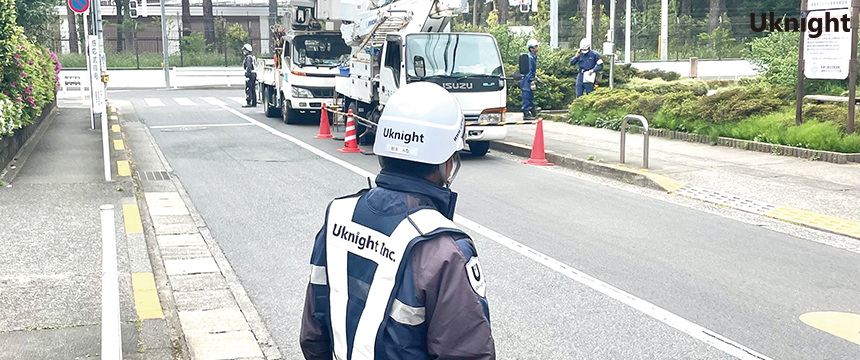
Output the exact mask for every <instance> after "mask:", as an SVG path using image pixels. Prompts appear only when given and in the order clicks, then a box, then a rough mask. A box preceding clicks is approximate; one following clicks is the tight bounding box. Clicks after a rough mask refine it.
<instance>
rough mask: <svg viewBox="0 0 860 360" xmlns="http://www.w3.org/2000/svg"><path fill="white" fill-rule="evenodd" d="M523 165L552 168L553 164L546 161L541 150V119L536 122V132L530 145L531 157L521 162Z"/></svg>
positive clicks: (542, 149)
mask: <svg viewBox="0 0 860 360" xmlns="http://www.w3.org/2000/svg"><path fill="white" fill-rule="evenodd" d="M523 164H529V165H536V166H553V165H555V164H553V163H551V162H548V161H546V153H545V152H544V148H543V119H538V120H537V130H535V141H534V144H532V156H531V157H530V158H529V159H528V161H523Z"/></svg>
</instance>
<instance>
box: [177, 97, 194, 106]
mask: <svg viewBox="0 0 860 360" xmlns="http://www.w3.org/2000/svg"><path fill="white" fill-rule="evenodd" d="M173 101H176V103H177V104H179V105H182V106H194V105H197V104H195V103H194V102H193V101H191V99H189V98H187V97H177V98H173Z"/></svg>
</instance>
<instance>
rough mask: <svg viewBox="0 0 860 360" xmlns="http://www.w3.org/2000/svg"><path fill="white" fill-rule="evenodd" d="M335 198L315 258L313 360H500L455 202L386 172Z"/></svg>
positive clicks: (308, 318) (307, 314) (305, 334)
mask: <svg viewBox="0 0 860 360" xmlns="http://www.w3.org/2000/svg"><path fill="white" fill-rule="evenodd" d="M376 183H377V185H378V187H375V188H372V189H369V190H368V189H365V190H362V191H361V192H359V193H357V194H354V195H351V196H347V197H344V198H340V199H336V200H334V201H332V202H331V203H330V204H329V207H328V209H327V210H326V221H325V225H324V226H323V228H322V229H321V230H320V232H319V233H318V234H317V237H316V241H315V243H314V249H313V255H312V257H311V265H312V266H311V276H310V283H309V284H308V289H307V296H306V298H305V308H304V315H303V317H302V327H301V335H300V344H301V348H302V352H303V354H304V356H305V358H306V359H333V358H334V359H348V358H349V359H410V360H412V359H416V360H420V359H495V344H494V341H493V337H492V334H491V331H490V317H489V309H488V305H487V299H486V294H485V292H486V279H485V276H484V274H483V272H482V271H483V268H482V267H481V265H480V262H478V257H477V252H476V250H475V246H474V244H473V242H472V240H471V239H470V238H469V236H468V235H467V234H466V233H464V232H463V231H461V230H460V229H458V227H457V225H455V224H454V223H453V222H452V221H451V219H452V218H453V216H454V205H455V202H456V198H457V195H456V194H455V193H453V192H451V191H450V190H449V189H447V188H443V187H440V186H438V185H436V184H434V183H431V182H430V181H428V180H425V179H421V178H416V177H411V176H406V175H400V174H396V173H391V172H386V171H383V172H381V173H380V174H379V175H378V176H377V178H376Z"/></svg>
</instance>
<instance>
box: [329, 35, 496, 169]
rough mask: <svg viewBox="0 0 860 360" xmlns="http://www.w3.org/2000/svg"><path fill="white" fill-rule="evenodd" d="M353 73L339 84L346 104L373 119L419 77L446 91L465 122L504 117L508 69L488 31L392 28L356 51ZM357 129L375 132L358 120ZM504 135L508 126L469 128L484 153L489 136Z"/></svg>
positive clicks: (470, 139)
mask: <svg viewBox="0 0 860 360" xmlns="http://www.w3.org/2000/svg"><path fill="white" fill-rule="evenodd" d="M350 72H351V74H350V75H351V76H349V77H346V76H338V77H337V80H336V85H335V88H336V90H337V92H338V93H340V94H343V95H344V97H345V100H346V103H345V104H344V106H345V107H347V108H349V109H352V110H353V112H355V113H357V114H358V115H359V116H362V117H366V118H368V119H369V120H370V121H372V122H373V123H378V120H379V116H380V115H381V112H382V109H383V108H384V107H385V104H386V103H387V102H388V99H390V98H391V96H392V95H393V94H394V92H395V91H397V89H398V88H400V87H401V86H403V85H405V84H408V83H412V82H417V81H427V82H433V83H435V84H438V85H439V86H441V87H443V88H444V89H446V90H448V92H450V93H451V94H452V95H453V96H454V97H455V98H456V99H457V101H458V102H459V104H460V107H461V110H462V112H463V115H464V117H465V120H466V121H467V122H473V121H477V122H482V123H494V122H502V123H503V122H504V121H505V113H506V102H507V93H506V89H505V86H506V84H505V73H504V68H503V66H502V60H501V57H500V55H499V50H498V44H497V43H496V40H495V38H493V37H492V36H491V35H489V34H477V33H448V32H442V33H438V32H433V33H388V34H386V36H385V39H384V42H382V43H381V44H380V45H379V46H378V47H377V48H375V49H373V50H371V51H369V52H359V53H357V54H356V57H355V59H353V61H351V66H350ZM374 88H375V89H376V91H372V90H373V89H374ZM357 131H358V134H359V135H362V134H363V135H365V136H366V137H372V131H364V126H361V125H360V124H357ZM506 136H507V128H506V127H504V126H467V127H466V142H467V143H468V145H469V150H470V151H471V152H472V153H473V154H475V155H478V156H482V155H484V154H486V152H487V150H488V149H489V141H490V140H503V139H504V138H505V137H506ZM365 140H369V139H365Z"/></svg>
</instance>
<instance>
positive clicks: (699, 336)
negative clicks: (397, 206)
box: [222, 105, 770, 360]
mask: <svg viewBox="0 0 860 360" xmlns="http://www.w3.org/2000/svg"><path fill="white" fill-rule="evenodd" d="M222 107H223V108H224V109H225V110H227V111H229V112H231V113H233V114H234V115H236V116H238V117H240V118H242V119H245V120H246V121H248V122H250V123H252V124H254V125H257V126H259V127H260V128H262V129H263V130H266V131H268V132H270V133H271V134H272V135H275V136H277V137H280V138H282V139H285V140H287V141H290V142H292V143H294V144H296V145H298V146H299V147H301V148H303V149H305V150H308V151H310V152H312V153H314V154H316V155H318V156H319V157H321V158H323V159H326V160H328V161H330V162H333V163H335V164H337V165H340V166H342V167H344V168H346V169H347V170H349V171H352V172H354V173H356V174H358V175H360V176H362V177H368V178H371V179H375V178H376V175H375V174H373V173H371V172H369V171H367V170H364V169H362V168H359V167H357V166H355V165H353V164H350V163H348V162H346V161H344V160H341V159H338V158H337V157H335V156H333V155H331V154H329V153H326V152H324V151H322V150H320V149H317V148H315V147H313V146H311V145H309V144H308V143H305V142H303V141H301V140H299V139H296V138H294V137H292V136H290V135H287V134H284V133H283V132H280V131H278V130H277V129H275V128H273V127H271V126H269V125H266V124H263V123H261V122H259V121H257V120H254V119H252V118H250V117H248V116H247V115H245V114H242V113H241V112H239V111H237V110H235V109H231V108H229V107H227V106H226V105H224V106H222ZM454 221H455V222H457V223H459V224H461V225H462V226H463V227H465V228H467V229H469V230H472V231H474V232H476V233H478V234H481V235H482V236H484V237H487V238H488V239H490V240H493V241H495V242H496V243H498V244H500V245H502V246H505V247H507V248H509V249H511V250H513V251H515V252H517V253H520V254H522V255H524V256H526V257H528V258H530V259H532V260H534V261H536V262H538V263H540V264H541V265H544V266H546V267H548V268H550V269H552V270H554V271H556V272H558V273H560V274H562V275H564V276H567V277H568V278H570V279H572V280H574V281H576V282H578V283H580V284H583V285H585V286H588V287H589V288H592V289H594V290H596V291H598V292H600V293H602V294H604V295H606V296H609V297H611V298H613V299H615V300H618V301H620V302H621V303H623V304H625V305H627V306H630V307H632V308H634V309H636V310H639V311H640V312H642V313H643V314H645V315H648V316H650V317H652V318H654V319H656V320H658V321H660V322H662V323H664V324H666V325H669V326H671V327H673V328H675V329H677V330H679V331H681V332H683V333H685V334H687V335H690V336H692V337H693V338H694V339H696V340H699V341H702V342H704V343H706V344H708V345H710V346H712V347H714V348H716V349H718V350H720V351H723V352H725V353H726V354H729V355H731V356H734V357H736V358H738V359H756V360H770V358H768V357H766V356H764V355H762V354H759V353H757V352H755V351H753V350H752V349H749V348H747V347H745V346H743V345H741V344H739V343H737V342H735V341H733V340H731V339H728V338H726V337H724V336H722V335H720V334H717V333H716V332H714V331H711V330H708V329H706V328H704V327H702V326H699V325H696V324H695V323H693V322H691V321H689V320H687V319H684V318H682V317H680V316H678V315H675V314H673V313H671V312H669V311H667V310H665V309H663V308H660V307H658V306H657V305H654V304H651V303H649V302H647V301H645V300H642V299H640V298H638V297H636V296H633V295H632V294H629V293H626V292H624V291H622V290H621V289H618V288H616V287H613V286H612V285H609V284H607V283H605V282H602V281H600V280H597V279H595V278H593V277H591V276H589V275H587V274H585V273H584V272H582V271H579V270H577V269H575V268H573V267H571V266H568V265H565V264H564V263H562V262H560V261H558V260H556V259H553V258H551V257H549V256H547V255H544V254H543V253H540V252H538V251H536V250H534V249H532V248H530V247H528V246H525V245H523V244H522V243H520V242H517V241H515V240H513V239H510V238H508V237H505V236H503V235H501V234H499V233H497V232H495V231H493V230H490V229H489V228H487V227H485V226H482V225H480V224H478V223H476V222H474V221H471V220H469V219H467V218H464V217H462V216H460V215H454Z"/></svg>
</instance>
